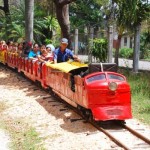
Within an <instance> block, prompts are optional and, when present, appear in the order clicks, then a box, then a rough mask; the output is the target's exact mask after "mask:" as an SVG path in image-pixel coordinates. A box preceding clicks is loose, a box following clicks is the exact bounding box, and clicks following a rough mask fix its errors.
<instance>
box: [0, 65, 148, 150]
mask: <svg viewBox="0 0 150 150" xmlns="http://www.w3.org/2000/svg"><path fill="white" fill-rule="evenodd" d="M47 97H48V98H47ZM0 102H3V103H5V104H6V106H8V107H7V108H6V109H5V110H4V111H3V112H2V115H3V116H4V117H6V118H8V117H9V118H12V119H18V118H22V119H23V120H24V121H25V122H27V123H28V124H29V125H30V126H32V127H34V128H35V129H36V131H37V132H38V133H39V134H40V137H42V138H43V141H42V143H41V144H43V145H44V147H45V149H47V150H111V149H114V150H120V149H121V148H118V147H117V145H116V144H114V143H113V142H112V141H111V140H110V139H109V138H108V137H106V136H105V135H104V134H103V133H101V132H99V131H97V130H96V129H95V128H94V127H92V126H91V125H90V124H88V123H83V121H82V120H81V121H76V122H71V121H70V118H71V119H77V118H80V117H79V116H78V115H77V114H76V113H75V112H73V111H72V110H70V109H68V110H64V111H61V110H62V109H64V108H65V105H64V104H61V103H60V102H58V101H57V100H56V99H55V98H54V97H52V96H51V95H50V94H49V93H47V92H45V91H43V90H41V89H40V88H38V87H37V86H35V85H33V84H32V83H31V82H29V81H27V80H26V79H24V78H23V77H21V76H18V74H17V73H14V72H13V71H11V70H8V69H5V68H4V67H3V66H0ZM127 123H128V124H130V125H132V126H134V127H135V128H141V129H142V131H143V134H145V135H146V136H149V135H150V127H148V126H145V125H142V124H141V123H139V122H138V121H137V120H135V119H131V120H129V121H127ZM119 138H124V137H121V135H119ZM128 140H129V139H128ZM9 142H11V138H10V137H9V133H7V132H6V131H4V130H3V129H1V130H0V143H2V144H0V149H1V150H9ZM127 142H128V141H127ZM130 143H131V142H130Z"/></svg>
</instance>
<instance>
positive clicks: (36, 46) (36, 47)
mask: <svg viewBox="0 0 150 150" xmlns="http://www.w3.org/2000/svg"><path fill="white" fill-rule="evenodd" d="M38 50H39V45H38V44H37V43H35V44H34V45H33V51H34V52H37V51H38Z"/></svg>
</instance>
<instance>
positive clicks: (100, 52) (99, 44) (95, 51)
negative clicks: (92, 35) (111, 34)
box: [92, 39, 108, 62]
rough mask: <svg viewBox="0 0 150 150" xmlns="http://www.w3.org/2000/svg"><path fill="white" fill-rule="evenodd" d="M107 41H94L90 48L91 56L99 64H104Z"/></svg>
mask: <svg viewBox="0 0 150 150" xmlns="http://www.w3.org/2000/svg"><path fill="white" fill-rule="evenodd" d="M107 43H108V42H107V40H106V39H94V40H93V47H92V55H93V56H94V57H95V58H97V59H98V60H99V61H100V62H106V59H107V46H108V44H107Z"/></svg>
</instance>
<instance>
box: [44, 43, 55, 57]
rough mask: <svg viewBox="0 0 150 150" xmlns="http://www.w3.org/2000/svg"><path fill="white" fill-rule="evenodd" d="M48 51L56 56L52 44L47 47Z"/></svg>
mask: <svg viewBox="0 0 150 150" xmlns="http://www.w3.org/2000/svg"><path fill="white" fill-rule="evenodd" d="M46 50H47V51H48V52H49V53H50V54H51V55H54V51H55V47H54V46H53V45H52V44H48V45H46Z"/></svg>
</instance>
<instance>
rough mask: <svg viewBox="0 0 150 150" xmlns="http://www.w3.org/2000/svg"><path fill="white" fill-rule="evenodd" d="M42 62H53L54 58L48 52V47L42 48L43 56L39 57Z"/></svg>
mask: <svg viewBox="0 0 150 150" xmlns="http://www.w3.org/2000/svg"><path fill="white" fill-rule="evenodd" d="M38 60H39V61H40V62H51V61H53V56H52V55H51V54H50V53H49V52H48V51H47V49H46V46H45V45H42V46H41V55H40V56H38Z"/></svg>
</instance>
